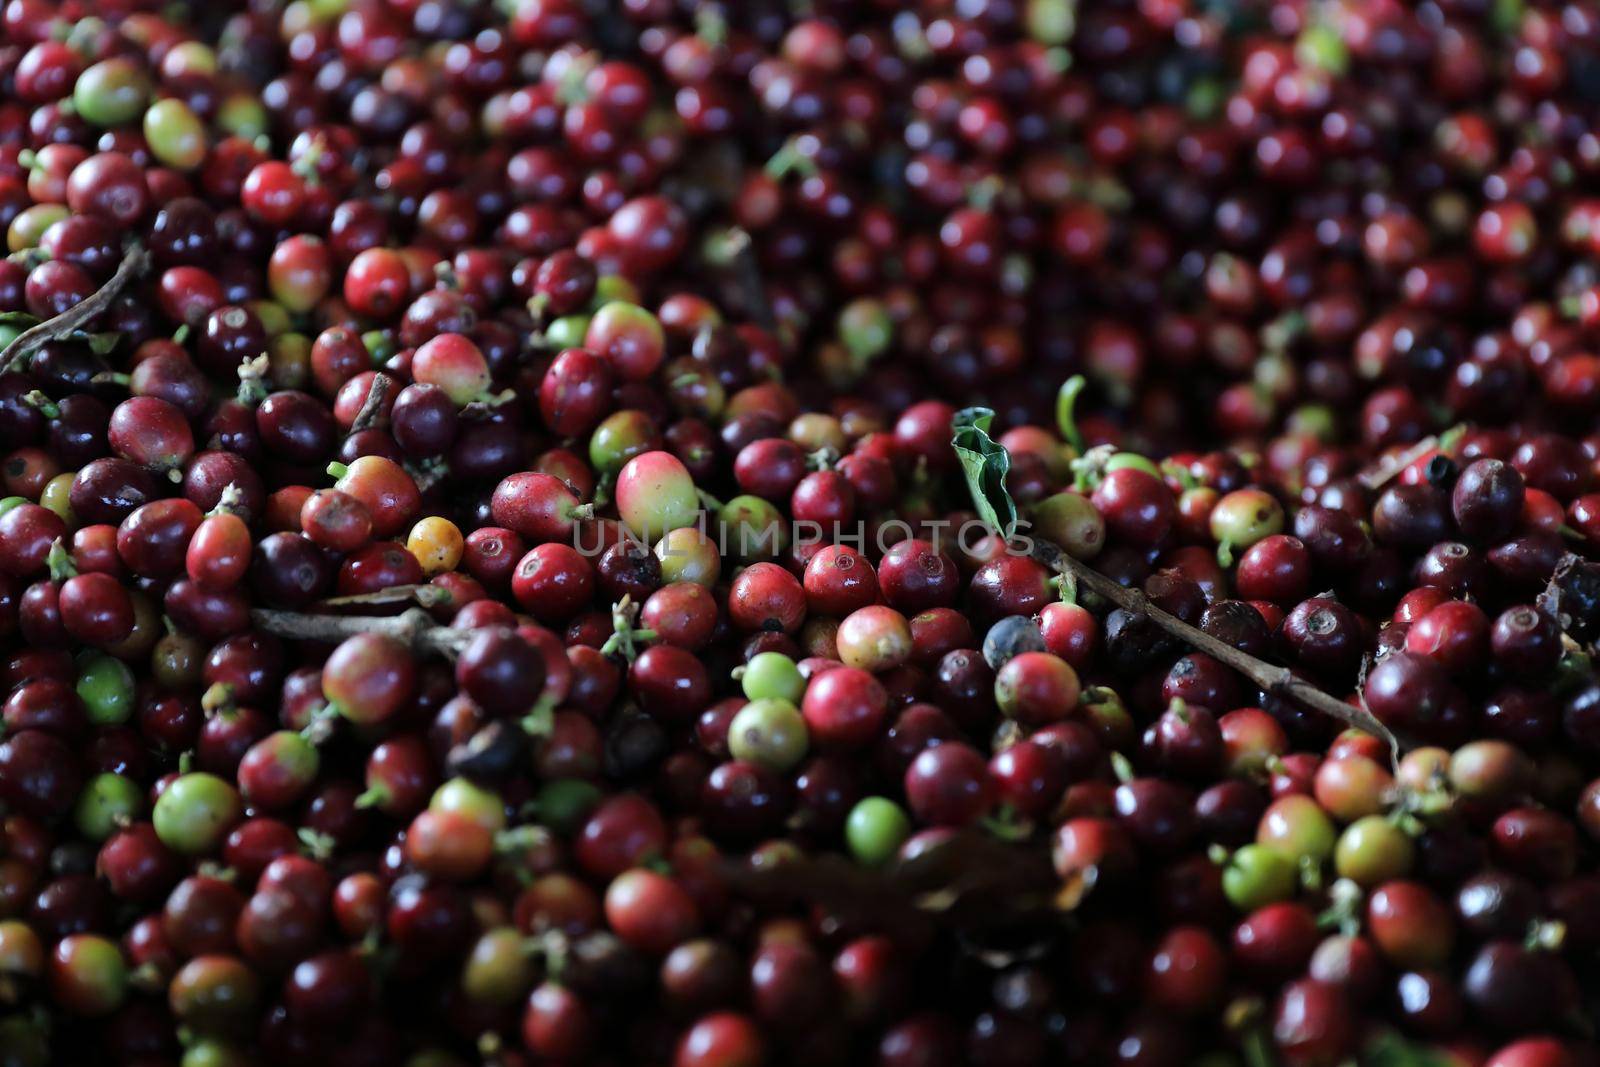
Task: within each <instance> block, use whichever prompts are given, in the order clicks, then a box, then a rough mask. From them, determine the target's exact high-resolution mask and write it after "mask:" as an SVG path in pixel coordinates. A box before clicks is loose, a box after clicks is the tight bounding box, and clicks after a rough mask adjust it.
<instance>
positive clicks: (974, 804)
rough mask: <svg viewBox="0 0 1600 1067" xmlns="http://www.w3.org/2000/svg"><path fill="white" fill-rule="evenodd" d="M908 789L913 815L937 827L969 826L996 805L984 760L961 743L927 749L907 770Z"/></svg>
mask: <svg viewBox="0 0 1600 1067" xmlns="http://www.w3.org/2000/svg"><path fill="white" fill-rule="evenodd" d="M905 789H906V800H907V802H908V803H909V805H910V807H911V813H912V815H914V816H915V817H916V818H917V819H918V821H920V822H922V823H924V824H928V825H933V826H965V825H967V824H968V823H971V822H973V821H975V820H977V819H978V818H980V817H982V816H983V815H985V814H986V813H987V812H988V810H989V808H990V807H991V806H992V804H993V803H994V786H993V783H992V782H991V781H990V780H989V770H988V766H987V764H986V763H985V761H984V759H983V757H982V756H980V755H979V754H978V753H977V751H976V750H974V749H972V748H971V747H969V746H967V745H963V744H959V743H954V744H945V745H936V746H934V747H933V748H929V749H924V750H923V752H922V754H921V755H919V756H918V757H917V758H916V759H915V760H913V761H912V763H911V766H910V767H909V768H907V769H906V777H905Z"/></svg>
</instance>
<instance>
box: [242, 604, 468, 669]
mask: <svg viewBox="0 0 1600 1067" xmlns="http://www.w3.org/2000/svg"><path fill="white" fill-rule="evenodd" d="M250 621H251V622H253V623H254V624H255V625H256V627H257V629H261V630H265V631H266V632H267V633H270V634H277V635H278V636H279V637H293V638H299V639H300V640H303V641H330V642H331V641H343V640H344V639H345V638H347V637H354V636H355V635H356V634H382V635H383V636H385V637H392V638H394V639H395V640H396V641H399V642H400V643H401V644H404V645H406V646H407V647H408V648H410V649H412V650H413V651H415V652H418V653H430V652H431V653H434V654H437V655H441V656H446V657H449V658H451V659H453V658H455V656H456V655H457V654H459V653H460V651H461V649H462V648H464V647H465V646H466V643H467V641H468V640H470V639H471V637H472V635H471V634H470V633H469V632H467V631H466V630H456V629H452V628H451V627H449V626H440V625H439V624H438V623H437V622H435V621H434V619H433V616H431V615H429V614H428V613H427V612H426V611H424V610H422V609H421V608H412V609H410V610H409V611H405V612H402V613H400V614H399V615H380V616H373V615H321V614H316V615H313V614H306V613H304V612H298V611H278V610H275V609H272V608H257V609H255V610H254V611H252V612H250Z"/></svg>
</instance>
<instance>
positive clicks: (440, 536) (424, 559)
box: [406, 515, 466, 576]
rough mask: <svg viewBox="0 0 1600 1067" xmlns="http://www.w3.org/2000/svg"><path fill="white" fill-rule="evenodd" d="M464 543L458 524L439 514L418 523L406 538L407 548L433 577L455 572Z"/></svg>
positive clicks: (423, 569) (425, 571) (425, 572)
mask: <svg viewBox="0 0 1600 1067" xmlns="http://www.w3.org/2000/svg"><path fill="white" fill-rule="evenodd" d="M465 543H466V541H465V538H463V537H462V536H461V531H460V530H458V529H456V524H455V523H453V522H451V521H450V520H449V519H442V518H440V517H439V516H437V515H430V516H428V517H427V518H426V519H422V520H421V521H419V522H418V523H417V524H416V525H415V526H413V527H411V533H410V535H409V536H407V537H406V548H407V549H408V550H409V551H410V552H411V554H412V555H413V556H416V557H417V562H418V563H420V564H422V571H423V573H424V574H427V575H430V576H431V575H435V574H443V573H444V572H445V571H453V570H455V569H456V564H458V563H460V562H461V552H462V549H463V547H464V546H465Z"/></svg>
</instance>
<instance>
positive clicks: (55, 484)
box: [39, 471, 78, 530]
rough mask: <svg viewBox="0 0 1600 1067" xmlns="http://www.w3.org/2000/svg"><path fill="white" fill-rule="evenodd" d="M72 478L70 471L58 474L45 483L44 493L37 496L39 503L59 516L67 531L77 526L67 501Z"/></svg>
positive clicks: (70, 505) (70, 490)
mask: <svg viewBox="0 0 1600 1067" xmlns="http://www.w3.org/2000/svg"><path fill="white" fill-rule="evenodd" d="M74 477H75V475H74V474H73V473H72V472H70V471H69V472H67V473H66V474H58V475H56V476H55V477H54V478H51V479H50V480H49V481H48V482H46V483H45V486H44V492H42V493H40V494H39V503H40V504H42V505H43V506H44V507H47V508H49V509H50V510H51V511H53V512H55V513H56V514H57V515H59V516H60V517H61V521H62V522H64V523H66V524H67V529H69V530H72V529H76V528H77V525H78V518H77V516H76V515H74V514H73V513H72V504H71V502H70V501H69V500H68V494H69V493H71V492H72V479H73V478H74Z"/></svg>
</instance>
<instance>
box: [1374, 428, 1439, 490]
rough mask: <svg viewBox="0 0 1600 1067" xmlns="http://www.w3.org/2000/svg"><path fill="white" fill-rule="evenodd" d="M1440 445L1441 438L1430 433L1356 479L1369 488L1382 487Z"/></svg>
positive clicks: (1376, 488)
mask: <svg viewBox="0 0 1600 1067" xmlns="http://www.w3.org/2000/svg"><path fill="white" fill-rule="evenodd" d="M1438 447H1439V438H1438V437H1437V436H1435V435H1434V434H1429V435H1428V436H1427V437H1424V438H1423V439H1422V440H1420V441H1418V442H1417V443H1416V444H1414V445H1412V446H1411V447H1410V448H1408V449H1406V450H1405V451H1404V452H1400V453H1398V454H1395V455H1391V456H1389V457H1388V458H1386V459H1384V460H1383V462H1381V463H1379V464H1378V465H1377V466H1376V467H1373V468H1372V469H1371V470H1366V471H1362V472H1361V474H1359V475H1357V477H1356V480H1357V481H1358V482H1360V483H1361V485H1362V487H1363V488H1365V489H1369V490H1374V491H1376V490H1378V489H1382V488H1383V487H1384V486H1386V485H1388V484H1389V483H1390V482H1392V481H1394V480H1395V479H1396V478H1397V477H1399V476H1400V472H1401V471H1403V470H1405V469H1406V468H1407V467H1409V466H1411V465H1412V464H1413V463H1415V462H1416V461H1417V460H1419V459H1421V458H1422V457H1423V456H1426V455H1427V454H1428V453H1429V452H1432V451H1433V450H1434V449H1436V448H1438Z"/></svg>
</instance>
